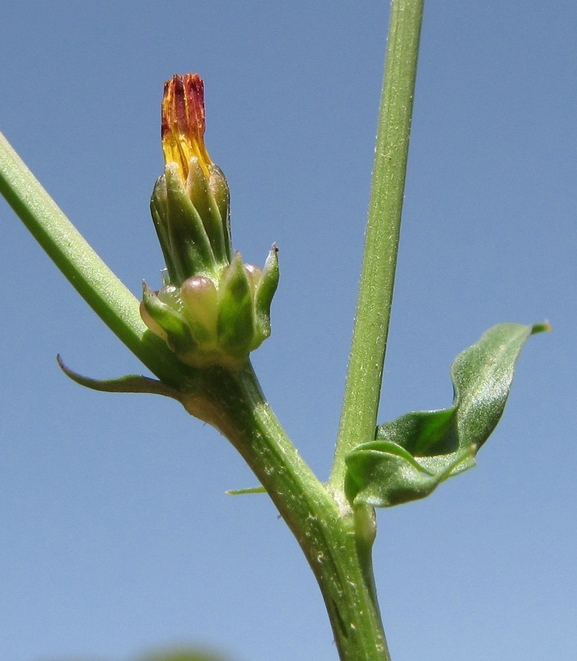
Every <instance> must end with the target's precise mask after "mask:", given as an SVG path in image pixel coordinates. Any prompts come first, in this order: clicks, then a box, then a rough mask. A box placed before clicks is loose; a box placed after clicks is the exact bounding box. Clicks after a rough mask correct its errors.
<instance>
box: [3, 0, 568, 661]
mask: <svg viewBox="0 0 577 661" xmlns="http://www.w3.org/2000/svg"><path fill="white" fill-rule="evenodd" d="M387 21H388V5H387V3H386V2H384V1H379V2H377V1H376V0H336V1H332V2H329V1H328V0H306V1H305V0H293V2H289V3H281V2H278V3H275V2H272V3H271V2H268V1H265V0H245V1H244V2H227V1H224V0H210V1H209V0H203V1H200V0H191V1H189V2H184V1H171V0H168V1H167V2H162V3H159V2H149V1H148V0H146V1H143V2H135V1H132V0H131V1H128V2H114V3H113V2H93V1H92V0H89V1H85V2H70V1H68V2H66V1H59V0H56V1H55V2H31V3H19V2H15V1H14V0H12V1H10V0H8V2H4V3H3V4H2V7H1V8H0V61H1V62H2V65H1V66H0V89H1V90H2V94H1V95H0V130H2V131H3V132H4V133H5V134H6V136H7V137H8V139H9V140H10V141H11V142H12V143H13V145H14V146H15V148H16V149H17V150H18V151H19V152H20V153H21V155H22V157H23V158H24V159H25V161H26V162H27V163H28V165H29V166H30V167H31V168H32V170H33V171H34V172H35V173H36V174H37V176H38V177H39V179H40V180H41V181H42V183H43V184H44V185H45V187H46V188H47V189H48V191H49V192H50V193H51V194H52V195H53V197H54V198H55V199H56V200H57V201H58V203H59V204H60V205H61V206H62V208H63V209H64V211H65V212H66V213H67V214H68V215H69V216H70V217H71V219H72V220H73V221H74V222H75V223H76V224H77V226H78V227H79V229H80V230H81V231H82V232H83V233H84V235H85V236H86V238H87V239H88V240H89V241H90V242H91V243H92V245H93V246H94V247H95V248H96V250H97V251H98V252H99V253H100V254H101V256H102V257H103V258H104V259H105V260H106V261H107V263H108V264H109V265H110V266H111V268H112V269H113V270H114V271H115V272H116V273H117V274H118V275H119V276H120V277H121V278H122V280H123V281H124V282H125V283H126V284H127V285H128V286H129V287H130V288H131V289H132V291H134V292H135V293H138V292H139V290H140V282H141V280H142V279H143V278H145V279H146V280H147V282H149V284H150V285H151V286H158V285H159V282H160V278H159V271H160V269H161V268H162V266H163V265H162V260H161V254H160V250H159V248H158V246H157V244H156V239H155V235H154V231H153V227H152V223H151V221H150V217H149V212H148V200H149V196H150V193H151V190H152V186H153V184H154V181H155V179H156V177H157V176H158V175H159V174H160V173H161V170H162V153H161V149H160V142H159V106H160V99H161V94H162V85H163V82H164V80H165V79H166V78H168V77H170V76H171V75H172V74H174V73H185V72H188V71H197V72H198V73H199V74H200V75H201V76H202V77H203V78H204V79H205V89H206V100H207V122H208V127H207V136H206V137H207V146H208V150H209V152H210V154H211V157H212V158H213V160H214V161H215V162H216V163H218V164H219V165H220V166H221V168H222V169H223V170H224V172H225V173H226V175H227V177H228V180H229V183H230V185H231V188H232V214H233V240H234V244H235V247H236V248H237V249H238V250H240V251H241V252H242V254H243V257H244V258H245V261H249V262H254V263H259V264H260V263H262V262H263V261H264V258H265V256H266V253H267V251H268V249H269V247H270V245H271V243H272V242H273V241H275V242H276V243H277V244H278V246H279V247H280V259H281V268H282V278H281V284H280V290H279V292H278V294H277V297H276V298H275V302H274V306H273V335H272V337H271V338H270V339H269V340H267V342H266V343H265V344H264V345H263V346H262V347H261V348H260V349H259V350H258V352H257V353H256V354H255V356H254V363H255V366H256V368H257V371H258V374H259V376H260V378H261V382H262V384H263V387H264V390H265V392H266V393H267V395H268V397H269V400H270V402H271V404H272V405H273V407H274V408H275V410H276V412H277V414H278V415H279V417H280V419H281V421H282V422H283V423H284V424H285V426H286V428H287V430H288V432H289V433H290V435H291V437H292V438H293V440H294V442H295V443H296V445H297V446H298V447H299V449H300V451H301V453H302V454H303V456H304V457H305V458H306V459H307V461H309V462H310V464H311V465H312V466H313V468H314V469H315V471H316V472H317V473H318V474H319V476H321V477H322V478H323V479H324V478H325V477H326V476H327V474H328V470H329V467H330V461H331V456H332V449H333V443H334V438H335V434H336V429H337V424H338V417H339V409H340V403H341V397H342V392H343V382H344V375H345V368H346V360H347V352H348V346H349V340H350V331H351V327H352V318H353V314H354V305H355V296H356V283H357V279H358V274H359V270H360V258H361V249H362V238H363V228H364V220H365V213H366V207H367V200H368V193H369V179H370V170H371V164H372V156H373V149H374V134H375V130H376V119H377V106H378V99H379V94H380V87H381V77H382V67H383V54H384V48H385V35H386V27H387ZM576 52H577V5H576V4H575V3H574V2H573V1H570V0H552V1H551V2H547V3H543V2H541V1H539V2H537V1H536V0H508V1H507V2H503V1H502V0H486V1H485V2H462V1H461V0H447V1H446V2H439V1H438V0H429V1H428V4H427V6H426V10H425V20H424V27H423V35H422V43H421V63H420V70H419V77H418V82H417V94H416V102H415V114H414V123H413V134H412V144H411V154H410V162H409V172H408V179H407V188H406V202H405V214H404V225H403V231H402V244H401V252H400V257H399V271H398V279H397V289H396V296H395V306H394V310H393V320H392V326H391V336H390V350H389V354H388V357H387V364H386V374H385V386H384V391H383V401H382V411H381V416H380V418H381V420H382V421H384V420H385V419H390V418H392V417H396V416H398V415H400V414H402V413H404V412H406V411H408V410H414V409H423V408H437V407H444V406H447V405H449V404H450V402H451V386H450V380H449V372H448V371H449V366H450V363H451V361H452V360H453V358H454V357H455V356H456V355H457V354H458V353H459V352H460V351H461V350H462V349H464V348H465V347H466V346H468V345H469V344H471V343H473V342H474V341H476V340H477V339H478V337H479V336H480V335H481V333H482V332H483V331H484V330H485V329H486V328H488V327H490V326H492V325H494V324H495V323H498V322H501V321H516V322H521V323H533V322H540V321H543V320H544V319H548V320H549V321H550V322H551V323H552V324H553V326H554V329H555V330H554V332H553V333H550V334H548V335H540V336H537V337H535V338H532V339H531V341H530V342H529V343H528V345H527V347H526V349H525V350H524V352H523V355H522V356H521V360H520V362H519V366H518V369H517V375H516V381H515V383H514V387H513V390H512V394H511V397H510V400H509V403H508V407H507V410H506V413H505V417H504V419H503V421H502V423H501V424H500V425H499V427H498V429H497V431H496V432H495V434H494V436H493V438H492V439H491V440H490V441H489V443H488V444H487V445H486V446H485V447H484V448H483V450H482V451H481V453H480V455H479V466H478V468H477V469H476V470H474V471H472V472H470V473H468V474H466V475H464V476H462V477H459V478H456V479H455V480H452V481H451V482H450V483H448V484H445V485H443V486H442V487H441V488H440V489H439V490H438V492H436V493H435V494H434V495H433V496H432V497H430V498H429V499H427V500H425V501H422V502H418V503H414V504H409V505H405V506H402V507H398V508H395V509H391V510H386V511H382V512H380V514H379V538H378V541H377V544H376V549H375V565H376V574H377V582H378V589H379V594H380V600H381V603H382V608H383V617H384V620H385V628H386V631H387V635H388V639H389V643H390V647H391V651H392V655H393V659H394V661H414V660H415V659H421V658H427V660H428V661H446V660H447V659H467V661H493V660H494V661H501V660H502V659H507V661H521V660H522V661H526V660H527V659H559V660H563V661H566V660H567V659H570V658H573V657H574V655H575V650H576V649H577V627H576V626H575V624H576V622H577V573H576V569H575V558H576V557H577V532H576V505H577V486H576V480H575V466H576V465H577V450H576V447H577V444H576V442H575V435H576V429H577V419H576V418H577V416H576V413H577V378H576V366H577V360H576V358H577V355H576V353H577V343H576V329H577V300H576V296H575V283H576V281H577V259H576V258H575V254H576V251H577V225H576V223H575V216H576V209H577V194H576V183H575V182H576V180H577V177H576V172H577V136H576V130H575V117H576V107H577V93H576V89H577V85H576V80H577V60H576V58H575V53H576ZM0 227H1V232H2V234H1V235H2V240H1V242H0V260H1V264H2V272H3V276H4V281H3V283H4V284H3V287H2V296H1V298H0V366H1V370H2V371H1V374H2V380H1V386H0V387H1V398H0V407H1V408H0V586H1V588H0V661H61V660H72V659H74V661H92V660H93V659H98V660H99V661H131V660H132V659H133V658H134V657H135V656H136V655H137V654H140V653H142V652H143V651H146V650H150V649H152V648H155V647H162V646H168V645H172V644H176V643H191V644H192V643H202V644H205V645H210V646H213V647H216V648H218V649H221V650H223V651H224V652H226V653H227V654H228V655H229V656H230V658H231V659H233V660H234V661H271V659H274V661H295V660H296V659H303V660H309V659H310V660H312V659H314V660H315V661H334V660H335V659H336V649H335V647H334V645H333V643H332V639H331V633H330V629H329V625H328V622H327V619H326V615H325V614H324V609H323V604H322V601H321V598H320V595H319V593H318V590H317V587H316V584H315V583H314V580H313V578H312V574H310V572H309V570H308V567H307V566H306V563H305V561H304V559H303V558H302V557H301V554H300V551H299V549H298V547H297V545H296V543H295V542H294V541H293V540H292V538H291V536H290V534H289V533H288V531H287V529H286V527H285V524H284V523H283V522H282V521H281V520H279V519H278V518H277V513H276V511H275V509H274V508H273V506H272V505H271V504H270V503H269V502H268V501H267V498H266V496H250V497H249V496H247V497H244V498H230V497H227V496H225V495H224V491H225V490H226V489H230V488H241V487H247V486H252V485H253V484H254V478H253V477H252V476H251V474H250V473H249V471H248V469H247V468H245V467H244V466H243V464H242V462H241V460H240V459H239V458H238V457H237V456H236V455H235V452H234V451H233V449H232V448H231V447H229V446H228V444H227V443H226V441H225V440H224V439H222V438H221V437H219V435H218V434H217V433H216V432H215V431H213V430H212V429H210V428H208V427H206V426H203V425H202V424H200V423H199V422H198V421H196V420H193V419H191V418H189V417H188V416H187V415H186V414H185V412H184V411H183V410H182V409H181V408H179V407H178V405H177V404H176V403H174V402H172V401H169V400H164V399H162V398H159V397H153V396H149V395H146V396H144V395H143V396H136V395H125V396H124V395H110V394H101V393H95V392H92V391H88V390H84V389H82V388H80V387H79V386H77V385H75V384H74V383H72V382H71V381H69V380H68V379H66V378H65V377H64V376H63V374H62V373H61V372H60V371H59V369H58V368H57V365H56V361H55V355H56V354H57V353H61V354H62V355H63V356H64V359H65V361H66V362H67V364H68V365H70V366H71V367H72V368H73V369H75V370H77V371H79V372H81V373H83V374H87V375H91V376H94V377H97V378H109V377H115V376H120V375H123V374H126V373H134V372H138V371H139V370H140V368H139V364H138V362H137V361H136V359H135V358H134V357H133V356H132V355H131V354H129V352H128V351H127V350H126V349H125V348H124V347H123V346H122V345H121V344H120V342H119V341H118V340H116V338H115V337H113V336H112V335H111V334H110V333H109V332H108V330H107V329H106V328H105V327H104V326H103V325H102V323H101V322H100V321H99V320H98V319H97V318H96V317H95V316H94V315H93V313H92V312H91V311H90V310H89V309H88V308H87V306H86V305H85V304H84V303H83V302H82V301H81V300H80V299H79V298H78V297H77V296H76V294H75V293H74V292H73V290H72V288H71V287H70V285H69V284H68V283H67V282H66V281H65V280H64V279H63V277H62V276H61V275H60V274H59V273H58V272H57V271H56V269H55V267H54V266H53V265H52V264H51V262H50V261H49V260H48V258H47V257H46V256H45V255H44V254H43V253H42V252H41V250H40V249H39V248H38V247H37V246H36V245H35V243H34V241H33V240H32V238H31V237H30V236H29V235H28V234H27V231H26V230H25V229H24V227H23V226H21V224H20V222H19V221H18V220H17V219H16V217H15V216H14V215H13V213H12V211H11V210H10V209H9V207H8V206H7V205H6V204H5V203H4V202H1V203H0Z"/></svg>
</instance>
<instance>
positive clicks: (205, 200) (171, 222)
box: [141, 74, 279, 369]
mask: <svg viewBox="0 0 577 661" xmlns="http://www.w3.org/2000/svg"><path fill="white" fill-rule="evenodd" d="M204 132H205V114H204V85H203V82H202V80H201V79H200V78H199V76H198V75H196V74H186V75H185V76H173V78H172V79H171V80H169V81H167V82H166V83H165V86H164V98H163V101H162V129H161V136H162V149H163V152H164V159H165V167H164V174H163V175H162V176H161V177H160V178H159V179H158V181H157V182H156V185H155V186H154V190H153V193H152V199H151V203H150V209H151V213H152V219H153V222H154V226H155V228H156V233H157V236H158V240H159V242H160V246H161V248H162V253H163V256H164V260H165V263H166V276H165V277H163V285H164V286H163V287H162V288H161V289H160V290H159V291H158V292H153V291H152V290H151V289H149V288H148V287H147V286H146V285H144V287H143V301H142V304H141V315H142V318H143V320H144V322H145V323H146V325H147V326H148V328H149V329H150V330H151V331H152V332H153V333H155V334H156V335H158V336H159V337H161V338H163V339H164V340H165V341H166V342H167V344H168V346H169V347H170V348H171V349H172V350H173V351H174V352H175V353H176V354H177V355H178V357H179V358H180V359H181V360H182V361H183V362H185V363H187V364H189V365H192V366H195V367H205V366H208V365H214V364H219V365H223V366H225V367H228V368H234V369H236V368H238V367H240V366H242V364H244V362H245V361H246V360H247V358H248V355H249V353H250V351H252V350H253V349H255V348H256V347H258V346H259V345H260V344H261V343H262V341H263V340H264V339H265V338H267V337H268V336H269V335H270V305H271V301H272V297H273V295H274V292H275V290H276V287H277V284H278V278H279V270H278V259H277V256H276V252H277V249H276V247H273V249H272V250H271V252H270V254H269V257H268V258H267V261H266V264H265V267H264V270H261V269H260V268H259V267H257V266H252V265H250V264H246V265H245V264H243V263H242V259H241V257H240V255H239V254H238V253H237V254H236V255H234V256H233V254H232V244H231V232H230V206H229V188H228V184H227V182H226V179H225V176H224V174H223V173H222V171H221V170H220V169H219V168H218V167H217V166H216V165H214V163H213V162H212V161H211V159H210V156H209V155H208V152H207V150H206V147H205V144H204Z"/></svg>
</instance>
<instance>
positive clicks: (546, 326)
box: [531, 319, 553, 335]
mask: <svg viewBox="0 0 577 661" xmlns="http://www.w3.org/2000/svg"><path fill="white" fill-rule="evenodd" d="M552 330H553V326H552V325H551V324H550V323H549V322H548V321H547V319H545V321H544V322H543V323H542V324H533V326H532V328H531V335H536V334H537V333H549V332H550V331H552Z"/></svg>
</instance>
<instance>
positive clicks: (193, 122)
mask: <svg viewBox="0 0 577 661" xmlns="http://www.w3.org/2000/svg"><path fill="white" fill-rule="evenodd" d="M205 128H206V122H205V119H204V83H203V82H202V78H201V77H200V76H199V75H198V74H196V73H187V74H184V76H179V75H175V76H173V77H172V78H171V79H170V80H167V81H166V82H165V83H164V97H163V99H162V126H161V138H162V150H163V151H164V160H165V162H166V163H176V164H177V165H178V169H179V171H180V175H181V177H182V180H183V181H186V179H187V177H188V172H189V166H190V158H191V157H192V156H196V157H197V158H198V163H199V165H200V167H201V169H202V171H203V173H204V175H205V176H206V177H207V178H208V176H209V166H211V165H212V161H211V160H210V156H209V155H208V152H207V151H206V147H205V146H204V131H205Z"/></svg>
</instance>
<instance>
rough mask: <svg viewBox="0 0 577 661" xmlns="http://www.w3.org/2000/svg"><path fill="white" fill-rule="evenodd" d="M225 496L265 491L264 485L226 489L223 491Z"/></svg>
mask: <svg viewBox="0 0 577 661" xmlns="http://www.w3.org/2000/svg"><path fill="white" fill-rule="evenodd" d="M224 493H225V494H226V495H227V496H246V495H249V494H253V493H266V489H265V488H264V487H248V488H246V489H228V490H227V491H225V492H224Z"/></svg>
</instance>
